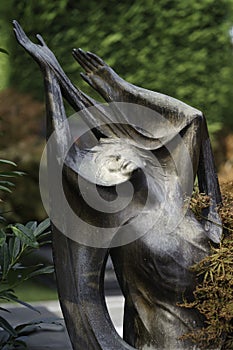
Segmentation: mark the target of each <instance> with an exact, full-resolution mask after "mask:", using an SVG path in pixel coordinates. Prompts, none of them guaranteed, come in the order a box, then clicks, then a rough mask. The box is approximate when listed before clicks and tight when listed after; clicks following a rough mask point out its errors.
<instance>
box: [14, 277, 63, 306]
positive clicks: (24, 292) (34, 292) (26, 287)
mask: <svg viewBox="0 0 233 350" xmlns="http://www.w3.org/2000/svg"><path fill="white" fill-rule="evenodd" d="M15 293H16V294H17V296H18V298H19V299H21V300H25V301H27V302H34V301H43V300H57V299H58V296H57V291H56V289H55V288H54V289H53V288H49V287H47V286H45V285H42V284H39V283H36V282H33V281H26V282H25V283H24V284H23V285H21V286H19V287H17V288H16V289H15Z"/></svg>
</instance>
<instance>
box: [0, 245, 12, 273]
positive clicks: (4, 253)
mask: <svg viewBox="0 0 233 350" xmlns="http://www.w3.org/2000/svg"><path fill="white" fill-rule="evenodd" d="M0 255H1V256H0V263H1V267H2V279H3V280H4V279H5V278H6V276H7V273H8V269H9V265H10V257H9V250H8V244H7V243H6V242H5V243H4V244H3V245H2V246H1V247H0Z"/></svg>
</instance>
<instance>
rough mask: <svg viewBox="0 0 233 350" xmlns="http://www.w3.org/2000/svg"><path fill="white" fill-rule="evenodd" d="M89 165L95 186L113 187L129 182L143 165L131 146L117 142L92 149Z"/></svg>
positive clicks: (102, 144)
mask: <svg viewBox="0 0 233 350" xmlns="http://www.w3.org/2000/svg"><path fill="white" fill-rule="evenodd" d="M89 162H90V161H89ZM89 165H90V163H89ZM91 165H92V171H91V173H92V174H94V177H95V183H96V184H99V185H103V186H113V185H117V184H120V183H123V182H125V181H127V180H129V178H130V176H131V174H132V172H133V171H134V170H136V169H138V168H142V167H144V165H145V164H144V162H143V161H142V159H141V158H140V157H139V156H138V154H137V153H136V149H135V148H134V147H133V146H130V145H128V144H126V143H121V142H117V143H101V144H99V145H98V146H96V147H94V148H92V159H91ZM93 180H94V179H93ZM92 182H93V181H92Z"/></svg>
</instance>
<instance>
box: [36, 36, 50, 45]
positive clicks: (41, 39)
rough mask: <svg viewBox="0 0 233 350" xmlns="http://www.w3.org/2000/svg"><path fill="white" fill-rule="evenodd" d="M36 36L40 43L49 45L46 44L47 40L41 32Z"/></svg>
mask: <svg viewBox="0 0 233 350" xmlns="http://www.w3.org/2000/svg"><path fill="white" fill-rule="evenodd" d="M36 38H37V40H38V41H39V43H40V44H41V45H42V46H46V47H48V46H47V44H46V42H45V41H44V39H43V38H42V36H41V35H40V34H37V35H36Z"/></svg>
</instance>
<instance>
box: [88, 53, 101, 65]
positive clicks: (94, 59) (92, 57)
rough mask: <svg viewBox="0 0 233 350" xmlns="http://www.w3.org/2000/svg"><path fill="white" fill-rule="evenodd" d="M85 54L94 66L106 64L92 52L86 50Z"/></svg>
mask: <svg viewBox="0 0 233 350" xmlns="http://www.w3.org/2000/svg"><path fill="white" fill-rule="evenodd" d="M87 56H88V57H89V59H90V60H91V62H92V64H93V65H95V66H96V67H99V66H106V63H105V62H104V61H103V60H102V59H101V58H100V57H99V56H97V55H95V54H94V53H92V52H90V51H87Z"/></svg>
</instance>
